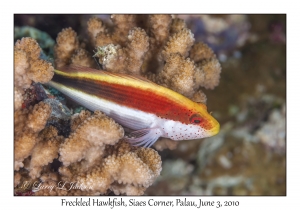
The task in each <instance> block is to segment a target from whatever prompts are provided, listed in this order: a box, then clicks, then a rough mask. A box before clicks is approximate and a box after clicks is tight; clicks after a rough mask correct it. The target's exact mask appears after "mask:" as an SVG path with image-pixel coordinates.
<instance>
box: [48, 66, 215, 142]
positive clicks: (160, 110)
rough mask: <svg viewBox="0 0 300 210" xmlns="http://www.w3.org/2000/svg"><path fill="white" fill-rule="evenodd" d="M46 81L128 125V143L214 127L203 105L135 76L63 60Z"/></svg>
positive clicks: (203, 133) (198, 134) (182, 136)
mask: <svg viewBox="0 0 300 210" xmlns="http://www.w3.org/2000/svg"><path fill="white" fill-rule="evenodd" d="M48 85H50V86H51V87H53V88H55V89H57V90H58V91H60V92H61V93H63V94H65V95H66V96H68V97H69V98H71V99H73V100H74V101H76V102H77V103H78V104H80V105H82V106H84V107H86V108H87V109H89V110H91V111H96V110H100V111H102V112H103V113H105V114H106V115H108V116H109V117H111V118H113V119H114V120H115V121H116V122H117V123H119V124H120V125H122V126H123V127H125V128H126V129H129V130H130V132H129V133H128V135H126V136H125V137H124V138H125V139H126V140H127V141H128V142H130V143H131V144H132V145H134V146H143V147H150V146H152V145H153V144H154V143H155V142H156V141H157V140H158V138H160V137H165V138H170V139H172V140H175V141H178V140H191V139H200V138H205V137H210V136H214V135H216V134H217V133H218V132H219V130H220V124H219V122H218V121H217V120H216V119H215V118H214V117H213V116H212V115H211V114H210V113H208V111H207V107H206V105H205V104H203V103H196V102H194V101H192V100H190V99H188V98H186V97H185V96H183V95H181V94H179V93H177V92H175V91H173V90H170V89H168V88H166V87H163V86H160V85H158V84H156V83H154V82H151V81H150V80H148V79H146V78H144V77H141V76H135V75H134V76H133V75H127V74H117V73H111V72H107V71H104V70H97V69H92V68H88V67H82V66H78V65H69V66H65V67H62V68H61V69H59V70H54V76H53V78H52V80H51V81H50V82H48Z"/></svg>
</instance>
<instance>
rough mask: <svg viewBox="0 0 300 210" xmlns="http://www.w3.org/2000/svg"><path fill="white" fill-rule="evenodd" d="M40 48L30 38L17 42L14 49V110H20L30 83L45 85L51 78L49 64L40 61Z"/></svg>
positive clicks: (50, 65)
mask: <svg viewBox="0 0 300 210" xmlns="http://www.w3.org/2000/svg"><path fill="white" fill-rule="evenodd" d="M40 54H41V48H40V47H39V45H38V43H37V42H36V41H35V40H34V39H32V38H28V37H26V38H22V39H21V40H18V41H17V42H16V44H15V48H14V63H15V65H14V73H15V74H14V75H15V77H14V78H15V79H14V89H15V91H14V93H15V110H17V109H20V108H21V106H22V103H23V101H24V98H23V94H24V89H26V88H29V87H30V85H31V84H32V82H40V83H46V82H48V81H50V80H51V78H52V77H53V71H54V68H53V66H52V64H51V63H49V62H47V61H45V60H42V59H40Z"/></svg>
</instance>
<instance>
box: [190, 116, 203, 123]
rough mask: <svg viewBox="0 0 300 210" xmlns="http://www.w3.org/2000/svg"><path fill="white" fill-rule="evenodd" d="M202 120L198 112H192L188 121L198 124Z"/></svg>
mask: <svg viewBox="0 0 300 210" xmlns="http://www.w3.org/2000/svg"><path fill="white" fill-rule="evenodd" d="M202 121H203V119H202V118H201V117H200V116H199V115H198V114H194V115H192V116H191V117H190V122H191V123H192V124H200V123H201V122H202Z"/></svg>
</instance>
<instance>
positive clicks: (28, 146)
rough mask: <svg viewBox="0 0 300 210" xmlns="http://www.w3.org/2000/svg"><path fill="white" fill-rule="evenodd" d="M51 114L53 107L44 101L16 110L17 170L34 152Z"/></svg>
mask: <svg viewBox="0 0 300 210" xmlns="http://www.w3.org/2000/svg"><path fill="white" fill-rule="evenodd" d="M50 114H51V107H50V106H49V105H48V104H45V103H43V102H40V103H39V104H36V105H35V106H34V107H30V108H29V109H23V110H17V111H16V112H15V119H14V120H15V131H14V133H15V148H14V150H15V170H19V168H20V167H23V166H24V165H23V160H24V159H25V158H27V157H28V156H30V155H31V154H32V151H33V149H34V147H35V145H36V143H37V142H38V141H40V138H41V137H40V136H39V135H38V134H39V132H40V131H41V130H42V129H43V128H44V127H45V125H46V122H47V119H48V118H49V117H50Z"/></svg>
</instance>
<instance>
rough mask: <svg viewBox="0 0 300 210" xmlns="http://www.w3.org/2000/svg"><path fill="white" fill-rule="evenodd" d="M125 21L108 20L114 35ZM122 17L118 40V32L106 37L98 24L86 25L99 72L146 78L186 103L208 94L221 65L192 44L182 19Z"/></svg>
mask: <svg viewBox="0 0 300 210" xmlns="http://www.w3.org/2000/svg"><path fill="white" fill-rule="evenodd" d="M116 17H117V16H113V18H116ZM125 17H126V15H120V16H118V18H116V19H115V21H113V22H114V24H115V27H114V30H115V31H118V30H120V28H119V24H120V22H119V20H123V19H124V18H125ZM127 18H128V20H127V21H128V22H130V24H128V27H127V28H125V27H124V28H122V34H125V31H126V30H127V33H126V36H122V39H121V38H118V36H119V35H120V34H121V33H117V32H113V33H112V34H111V33H108V32H107V27H106V26H105V25H104V23H103V22H102V21H101V20H100V19H97V18H92V19H91V20H90V21H89V27H88V29H89V33H90V36H91V37H92V39H93V40H96V41H94V44H96V47H97V53H96V54H95V56H96V57H99V62H100V63H101V64H102V65H103V68H104V69H106V70H107V71H112V72H121V73H129V74H140V75H143V76H146V77H148V78H149V79H150V80H152V81H154V82H156V83H158V84H160V85H163V86H166V87H168V88H170V89H173V90H175V91H177V92H179V93H181V94H183V95H185V96H187V97H189V98H193V96H194V95H195V94H196V93H197V92H199V91H200V89H199V88H200V87H205V88H208V89H213V88H214V87H215V86H217V85H218V83H219V79H220V72H221V66H220V64H219V62H218V60H217V59H216V56H215V55H214V53H213V52H212V50H211V49H210V48H209V47H208V46H207V45H205V44H204V43H201V42H200V43H194V41H195V39H194V35H193V33H192V32H191V30H189V29H188V28H187V27H186V24H185V23H184V21H183V20H180V19H177V18H175V19H172V18H171V16H170V15H149V16H148V17H147V18H145V17H144V16H141V17H140V16H130V17H129V16H128V17H127ZM140 19H141V20H142V21H139V20H140ZM116 20H118V21H116ZM139 22H142V24H139ZM145 22H146V24H145ZM136 26H139V27H142V28H143V29H141V28H136ZM145 32H146V33H145ZM100 37H101V39H100ZM124 37H125V38H126V39H125V38H124ZM97 40H99V41H97ZM100 40H101V41H100ZM188 56H190V57H188ZM197 95H198V96H197V100H198V101H201V102H206V97H205V96H204V94H203V93H201V94H197ZM200 96H203V98H199V97H200Z"/></svg>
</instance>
